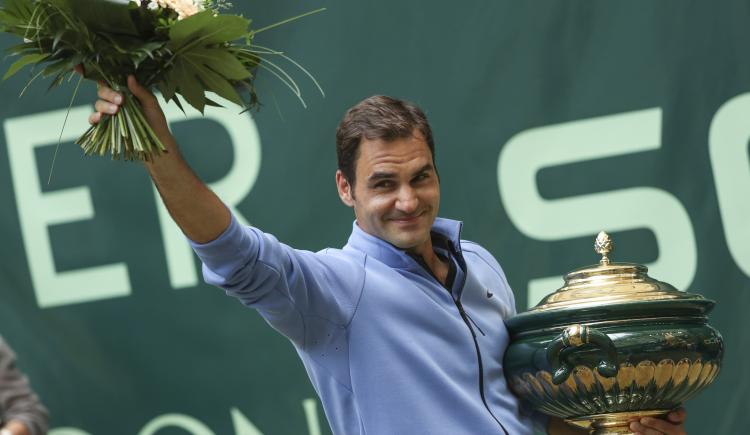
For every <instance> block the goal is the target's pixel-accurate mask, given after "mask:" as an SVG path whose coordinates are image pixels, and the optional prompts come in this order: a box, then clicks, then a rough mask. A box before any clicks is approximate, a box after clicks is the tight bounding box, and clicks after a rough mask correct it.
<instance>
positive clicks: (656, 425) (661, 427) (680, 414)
mask: <svg viewBox="0 0 750 435" xmlns="http://www.w3.org/2000/svg"><path fill="white" fill-rule="evenodd" d="M686 419H687V411H685V408H679V409H676V410H674V411H672V412H670V413H669V414H667V419H666V420H662V419H660V418H654V417H644V418H642V419H641V420H640V421H634V422H633V423H630V430H632V431H634V432H635V433H636V434H638V435H685V434H686V432H685V420H686Z"/></svg>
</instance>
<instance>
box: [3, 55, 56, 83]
mask: <svg viewBox="0 0 750 435" xmlns="http://www.w3.org/2000/svg"><path fill="white" fill-rule="evenodd" d="M48 57H49V54H47V53H37V54H27V55H26V56H23V57H22V58H20V59H18V60H17V61H15V62H13V65H11V66H10V68H8V71H7V72H6V73H5V75H4V76H3V80H7V79H8V78H10V77H11V76H13V75H14V74H15V73H17V72H18V71H19V70H20V69H21V68H23V67H25V66H26V65H29V64H32V63H33V64H36V63H38V62H41V61H43V60H44V59H46V58H48Z"/></svg>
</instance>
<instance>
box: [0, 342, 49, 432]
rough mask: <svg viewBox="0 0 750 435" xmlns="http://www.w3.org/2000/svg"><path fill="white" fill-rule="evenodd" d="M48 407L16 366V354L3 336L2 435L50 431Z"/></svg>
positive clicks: (0, 363) (0, 368)
mask: <svg viewBox="0 0 750 435" xmlns="http://www.w3.org/2000/svg"><path fill="white" fill-rule="evenodd" d="M47 418H48V414H47V409H46V408H45V407H44V405H42V403H41V402H40V401H39V398H38V397H37V395H36V394H34V391H32V390H31V386H30V385H29V381H28V380H27V379H26V376H24V375H23V373H21V372H20V371H19V370H18V368H17V367H16V355H15V354H14V353H13V350H11V348H10V346H8V344H7V343H6V342H5V340H3V338H2V337H0V422H1V424H2V429H1V430H0V435H6V434H8V435H10V434H12V435H26V434H29V435H43V434H46V433H47Z"/></svg>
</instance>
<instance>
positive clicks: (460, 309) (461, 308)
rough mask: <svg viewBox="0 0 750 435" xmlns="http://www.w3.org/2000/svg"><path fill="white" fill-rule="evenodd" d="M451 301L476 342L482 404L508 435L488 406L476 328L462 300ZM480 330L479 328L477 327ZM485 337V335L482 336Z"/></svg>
mask: <svg viewBox="0 0 750 435" xmlns="http://www.w3.org/2000/svg"><path fill="white" fill-rule="evenodd" d="M451 299H453V302H454V303H455V304H456V308H458V313H459V314H460V315H461V318H462V319H463V321H464V323H465V324H466V326H467V327H468V328H469V331H470V332H471V338H472V339H473V340H474V349H476V351H477V362H478V363H479V396H480V397H481V398H482V404H484V407H485V409H487V412H489V413H490V415H491V416H492V418H493V419H494V420H495V421H496V422H497V424H499V425H500V429H502V430H503V433H504V434H505V435H508V431H507V430H505V426H503V424H502V423H500V420H498V419H497V417H495V414H493V413H492V410H491V409H490V406H489V405H488V404H487V399H486V398H485V397H484V367H483V364H482V353H481V352H480V351H479V342H478V341H477V334H476V332H474V328H473V327H472V326H471V323H470V322H473V321H470V320H469V319H471V317H469V315H468V314H467V313H466V311H465V310H464V306H463V304H461V300H460V299H454V298H453V296H451ZM477 328H479V326H477ZM482 335H484V334H482Z"/></svg>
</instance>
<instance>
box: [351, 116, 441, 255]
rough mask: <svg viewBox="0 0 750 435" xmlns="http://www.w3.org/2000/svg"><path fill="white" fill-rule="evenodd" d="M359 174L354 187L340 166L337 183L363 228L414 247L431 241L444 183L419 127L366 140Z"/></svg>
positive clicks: (418, 248) (394, 242)
mask: <svg viewBox="0 0 750 435" xmlns="http://www.w3.org/2000/svg"><path fill="white" fill-rule="evenodd" d="M355 173H356V182H355V185H354V188H353V190H352V187H351V185H350V184H349V183H348V182H347V181H346V179H345V178H344V176H343V174H342V173H341V171H338V172H337V173H336V184H337V186H338V190H339V196H340V197H341V200H342V201H343V202H344V203H345V204H347V205H349V206H350V207H353V208H354V214H355V216H356V218H357V224H358V225H359V227H360V228H361V229H362V230H363V231H365V232H366V233H368V234H371V235H373V236H376V237H379V238H381V239H383V240H385V241H387V242H389V243H391V244H392V245H394V246H396V247H398V248H401V249H405V250H409V251H413V252H420V251H421V250H422V249H424V248H425V247H429V246H430V243H431V241H430V229H431V228H432V224H433V222H434V221H435V217H436V216H437V212H438V207H439V205H440V184H439V183H438V177H437V173H436V172H435V167H434V166H433V164H432V153H431V152H430V149H429V147H428V146H427V142H426V141H425V140H424V138H423V137H422V135H421V134H420V133H419V132H418V131H415V133H414V135H412V136H411V137H408V138H401V139H395V140H393V141H388V142H386V141H384V140H381V139H377V140H367V139H363V140H362V142H361V143H360V145H359V158H358V159H357V162H356V166H355Z"/></svg>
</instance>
